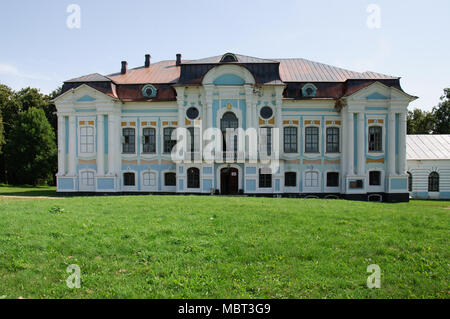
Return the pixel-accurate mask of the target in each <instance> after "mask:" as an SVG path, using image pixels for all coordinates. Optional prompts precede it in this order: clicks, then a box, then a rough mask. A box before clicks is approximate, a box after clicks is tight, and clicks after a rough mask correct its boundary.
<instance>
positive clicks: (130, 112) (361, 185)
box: [55, 54, 415, 201]
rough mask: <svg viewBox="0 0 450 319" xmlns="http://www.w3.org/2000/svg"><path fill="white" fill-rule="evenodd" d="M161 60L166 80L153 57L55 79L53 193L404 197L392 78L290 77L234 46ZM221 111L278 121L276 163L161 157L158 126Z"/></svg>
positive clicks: (213, 117) (278, 65)
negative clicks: (204, 55)
mask: <svg viewBox="0 0 450 319" xmlns="http://www.w3.org/2000/svg"><path fill="white" fill-rule="evenodd" d="M167 63H169V62H167ZM170 63H172V65H173V67H174V68H177V70H178V71H177V72H178V73H176V74H175V75H174V77H173V79H172V78H170V76H172V74H171V75H168V76H167V79H163V80H161V79H159V80H158V79H154V77H155V76H156V73H157V71H158V72H162V71H161V70H164V66H162V67H161V68H158V67H159V65H158V64H155V65H147V60H146V66H145V67H144V68H142V67H141V68H137V69H133V70H127V69H126V65H125V70H124V69H123V68H122V72H121V73H120V74H114V75H110V76H105V77H104V76H100V75H91V76H87V77H82V78H78V79H75V80H73V81H67V82H66V83H65V86H64V88H63V94H62V95H60V96H59V97H58V98H56V100H55V103H56V107H57V111H58V154H59V156H58V166H59V171H58V174H57V181H58V183H57V184H58V187H57V189H58V192H62V193H101V194H104V193H118V194H122V193H164V194H166V193H174V194H247V195H265V196H267V195H270V196H273V195H275V196H293V197H329V198H347V199H358V200H380V201H407V200H408V198H409V192H408V174H407V169H406V114H407V107H408V104H409V103H410V102H411V101H412V100H414V99H415V97H413V96H411V95H409V94H406V93H405V92H403V91H402V90H401V88H400V86H399V84H398V81H399V80H398V78H391V77H386V78H383V77H381V75H379V74H374V73H372V74H371V75H370V76H369V75H366V74H365V73H359V74H360V75H361V76H360V77H361V78H359V79H352V78H350V77H349V78H346V79H333V80H335V81H334V82H333V81H330V82H328V81H329V79H328V80H327V81H323V80H318V79H316V78H314V77H312V78H311V77H308V76H307V75H304V78H302V75H300V78H297V79H292V78H291V77H289V76H288V75H286V69H285V67H286V66H289V65H288V64H286V63H287V62H285V61H281V62H280V61H277V60H261V59H256V58H254V59H250V58H248V57H243V56H238V55H233V54H226V55H224V56H222V57H219V58H218V59H216V60H214V59H211V58H210V59H205V60H197V61H196V60H194V61H184V62H181V61H173V62H170ZM283 63H284V64H283ZM148 64H150V63H148ZM273 70H275V71H273ZM145 72H147V73H145ZM152 72H153V73H152ZM171 72H173V71H171ZM264 72H266V73H264ZM271 72H275V73H276V74H275V73H274V74H272V75H271V74H270V73H271ZM331 73H332V72H331ZM146 76H147V77H146ZM320 76H321V74H318V75H317V78H320ZM366 77H367V78H366ZM152 81H155V82H152ZM156 81H159V82H156ZM188 110H189V111H188ZM226 119H232V120H231V122H233V123H235V122H234V121H236V122H237V125H238V127H241V128H243V129H244V130H245V129H247V128H255V129H257V130H259V129H261V128H271V129H273V128H278V129H279V130H280V131H279V132H280V134H279V136H275V137H273V138H279V143H280V145H281V147H280V150H279V151H280V154H279V158H280V161H279V163H280V166H279V168H278V169H277V170H276V171H271V172H266V171H264V169H263V166H262V165H261V164H260V163H259V161H257V162H256V163H253V162H252V163H250V162H249V161H244V162H242V161H237V160H235V161H233V160H231V161H230V162H227V163H223V162H222V161H213V162H209V161H205V160H204V159H201V160H200V161H197V162H195V163H191V162H190V161H189V162H187V161H173V160H172V158H171V154H170V153H168V152H167V150H168V149H167V148H168V147H169V146H168V141H167V138H165V133H168V132H170V130H171V129H175V128H178V127H184V128H191V127H197V128H199V129H200V132H204V130H206V129H207V128H211V127H212V128H221V126H223V125H224V124H223V123H230V121H228V122H227V121H226ZM199 126H200V127H199ZM125 144H126V145H125ZM203 146H204V145H203ZM244 158H245V156H244Z"/></svg>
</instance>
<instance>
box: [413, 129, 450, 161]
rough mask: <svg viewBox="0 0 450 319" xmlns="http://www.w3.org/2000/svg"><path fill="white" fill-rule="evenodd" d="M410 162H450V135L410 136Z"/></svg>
mask: <svg viewBox="0 0 450 319" xmlns="http://www.w3.org/2000/svg"><path fill="white" fill-rule="evenodd" d="M406 158H407V159H408V160H450V135H408V136H407V137H406Z"/></svg>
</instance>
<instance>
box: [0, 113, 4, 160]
mask: <svg viewBox="0 0 450 319" xmlns="http://www.w3.org/2000/svg"><path fill="white" fill-rule="evenodd" d="M4 144H5V133H4V129H3V118H2V116H1V113H0V154H2V147H3V145H4Z"/></svg>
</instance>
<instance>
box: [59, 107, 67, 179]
mask: <svg viewBox="0 0 450 319" xmlns="http://www.w3.org/2000/svg"><path fill="white" fill-rule="evenodd" d="M65 173H66V119H65V117H64V116H63V115H58V175H64V174H65Z"/></svg>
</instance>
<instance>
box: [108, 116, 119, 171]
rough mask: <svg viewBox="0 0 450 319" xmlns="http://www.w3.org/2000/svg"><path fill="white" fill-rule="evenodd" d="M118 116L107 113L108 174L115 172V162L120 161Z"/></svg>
mask: <svg viewBox="0 0 450 319" xmlns="http://www.w3.org/2000/svg"><path fill="white" fill-rule="evenodd" d="M119 124H120V123H119V118H118V116H117V115H115V114H113V113H110V114H108V174H109V175H115V174H116V173H117V162H118V160H119V161H121V151H120V147H118V146H120V131H119V127H120V125H119Z"/></svg>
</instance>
